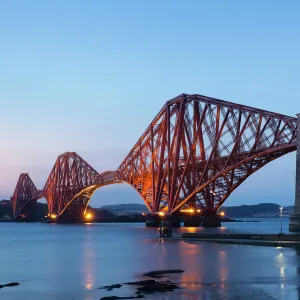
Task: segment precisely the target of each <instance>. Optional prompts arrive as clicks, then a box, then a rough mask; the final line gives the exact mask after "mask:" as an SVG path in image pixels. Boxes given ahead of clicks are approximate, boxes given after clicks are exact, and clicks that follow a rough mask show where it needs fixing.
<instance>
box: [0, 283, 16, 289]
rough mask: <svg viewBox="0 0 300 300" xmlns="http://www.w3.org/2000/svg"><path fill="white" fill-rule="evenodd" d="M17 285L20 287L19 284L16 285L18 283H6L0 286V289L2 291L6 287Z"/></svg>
mask: <svg viewBox="0 0 300 300" xmlns="http://www.w3.org/2000/svg"><path fill="white" fill-rule="evenodd" d="M17 285H20V283H18V282H10V283H7V284H0V289H2V288H4V287H7V286H17Z"/></svg>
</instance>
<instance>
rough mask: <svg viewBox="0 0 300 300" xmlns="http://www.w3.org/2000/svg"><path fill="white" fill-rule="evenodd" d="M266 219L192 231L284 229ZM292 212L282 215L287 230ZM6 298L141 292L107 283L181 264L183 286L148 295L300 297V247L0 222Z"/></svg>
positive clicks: (130, 228)
mask: <svg viewBox="0 0 300 300" xmlns="http://www.w3.org/2000/svg"><path fill="white" fill-rule="evenodd" d="M262 221H263V222H261V223H225V224H224V225H225V226H226V227H221V228H218V229H210V230H208V229H203V228H197V229H195V228H190V229H188V228H181V229H179V230H175V232H174V235H175V236H176V235H177V236H179V235H180V234H181V233H182V232H185V231H190V232H191V231H195V230H197V231H201V230H205V231H207V232H209V231H219V232H225V231H228V232H261V233H278V231H279V230H280V220H279V219H262ZM287 227H288V219H284V220H283V229H284V231H286V232H287ZM0 230H1V235H0V284H1V283H8V282H11V281H18V282H20V283H21V286H18V287H11V288H8V287H7V288H3V289H1V290H0V299H1V300H3V299H4V300H6V299H9V300H20V299H34V300H35V299H41V300H49V299H57V300H72V299H74V300H75V299H76V300H77V299H81V300H96V299H100V298H101V297H103V296H106V295H107V296H109V295H122V296H130V295H133V294H134V291H135V290H134V289H132V288H130V287H124V288H123V287H122V288H121V289H120V290H114V291H112V292H106V291H103V290H99V289H98V288H99V287H101V286H103V285H109V284H113V283H122V282H127V281H132V280H137V279H138V278H141V277H140V275H141V274H142V273H143V272H147V271H151V270H155V269H171V268H180V269H183V270H185V272H184V273H182V274H178V275H175V276H173V275H172V276H170V279H171V280H174V281H175V282H176V283H177V284H179V285H180V287H181V289H180V291H178V292H171V293H165V294H163V295H155V296H153V295H152V296H147V297H146V299H158V300H160V299H164V300H167V299H171V300H173V299H174V300H177V299H178V300H180V299H184V300H186V299H187V300H200V299H206V300H209V299H217V300H222V299H235V300H236V299H251V300H252V299H262V300H263V299H300V297H299V298H298V293H297V288H298V286H300V251H297V250H296V249H289V248H282V249H279V248H275V247H261V246H238V245H224V244H211V243H197V242H182V241H164V242H161V241H159V240H158V238H157V236H158V232H157V230H155V229H152V228H145V227H144V224H85V225H59V224H40V223H28V224H20V223H0Z"/></svg>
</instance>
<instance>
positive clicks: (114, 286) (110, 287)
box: [99, 284, 122, 292]
mask: <svg viewBox="0 0 300 300" xmlns="http://www.w3.org/2000/svg"><path fill="white" fill-rule="evenodd" d="M121 286H122V284H112V285H107V286H103V287H101V288H99V289H100V290H106V291H109V292H110V291H112V290H113V289H119V288H120V287H121Z"/></svg>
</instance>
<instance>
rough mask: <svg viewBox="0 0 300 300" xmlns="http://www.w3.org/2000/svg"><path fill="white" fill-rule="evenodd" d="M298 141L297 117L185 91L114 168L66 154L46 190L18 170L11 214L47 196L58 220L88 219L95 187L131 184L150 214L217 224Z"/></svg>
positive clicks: (16, 214) (24, 210)
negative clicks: (235, 198) (232, 199)
mask: <svg viewBox="0 0 300 300" xmlns="http://www.w3.org/2000/svg"><path fill="white" fill-rule="evenodd" d="M296 140H297V118H294V117H290V116H285V115H282V114H278V113H273V112H269V111H265V110H261V109H257V108H252V107H249V106H245V105H240V104H236V103H232V102H228V101H223V100H219V99H215V98H210V97H206V96H201V95H187V94H182V95H179V96H178V97H176V98H174V99H172V100H170V101H167V102H166V103H165V105H164V106H163V107H162V109H161V110H160V111H159V113H158V114H157V115H156V117H155V118H154V119H153V121H152V122H151V123H150V125H149V126H148V128H147V129H146V130H145V132H144V133H143V134H142V136H141V137H140V138H139V140H138V141H137V142H136V144H135V145H134V146H133V148H132V149H131V150H130V152H129V153H128V155H127V156H126V157H125V158H124V160H123V161H122V162H121V164H120V165H119V167H118V168H117V169H116V170H113V171H107V172H104V173H101V174H99V173H98V172H97V171H96V170H95V169H94V168H93V167H92V166H90V165H89V164H88V163H87V162H86V161H85V160H84V159H83V158H81V157H80V156H79V155H78V154H77V153H75V152H66V153H64V154H62V155H60V156H59V157H58V158H57V160H56V162H55V164H54V167H53V169H52V171H51V172H50V175H49V177H48V179H47V181H46V183H45V186H44V188H43V189H42V190H38V189H37V188H36V187H35V185H34V183H33V182H32V180H31V179H30V177H29V175H28V174H26V173H23V174H21V175H20V177H19V180H18V183H17V185H16V188H15V191H14V194H13V196H12V197H11V201H12V203H13V208H14V217H15V218H18V217H19V216H20V215H21V214H23V215H24V214H30V211H31V210H32V206H33V205H34V203H35V202H36V201H37V200H38V199H40V198H43V197H44V198H46V200H47V203H48V207H49V214H50V215H53V216H55V218H63V217H64V216H68V215H72V216H78V217H79V216H83V215H84V214H85V212H86V208H87V205H88V203H89V200H90V198H91V196H92V195H93V193H94V192H95V191H96V189H98V188H101V187H102V186H104V185H108V184H115V183H127V184H129V185H131V186H132V187H133V188H134V189H135V190H136V191H137V192H138V193H139V195H140V196H141V198H142V200H143V201H144V203H145V204H146V206H147V207H148V209H149V212H150V213H151V214H153V215H157V214H164V215H176V214H178V213H179V212H180V210H185V209H193V210H195V211H200V212H201V213H200V216H199V218H202V220H205V221H203V225H205V226H219V225H220V220H219V219H218V218H217V217H216V215H217V211H218V209H219V208H220V207H221V205H222V204H223V203H224V202H225V201H226V199H227V198H228V197H229V196H230V194H231V193H232V192H233V191H234V190H235V189H236V188H237V187H238V186H240V185H241V184H242V183H243V182H244V181H245V180H246V179H247V178H248V177H249V176H250V175H252V174H253V173H255V172H256V171H257V170H259V169H260V168H262V167H263V166H265V165H266V164H268V163H269V162H271V161H273V160H275V159H277V158H279V157H281V156H283V155H285V154H287V153H290V152H292V151H295V150H296V149H297V141H296ZM299 161H300V160H299ZM299 175H300V174H299ZM299 186H300V184H299ZM299 201H300V200H299ZM299 212H300V209H299ZM294 220H295V222H297V220H298V219H297V217H295V218H294ZM299 228H300V227H299Z"/></svg>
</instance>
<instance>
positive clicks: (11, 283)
mask: <svg viewBox="0 0 300 300" xmlns="http://www.w3.org/2000/svg"><path fill="white" fill-rule="evenodd" d="M17 285H20V283H18V282H10V283H7V284H5V285H4V286H17Z"/></svg>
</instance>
